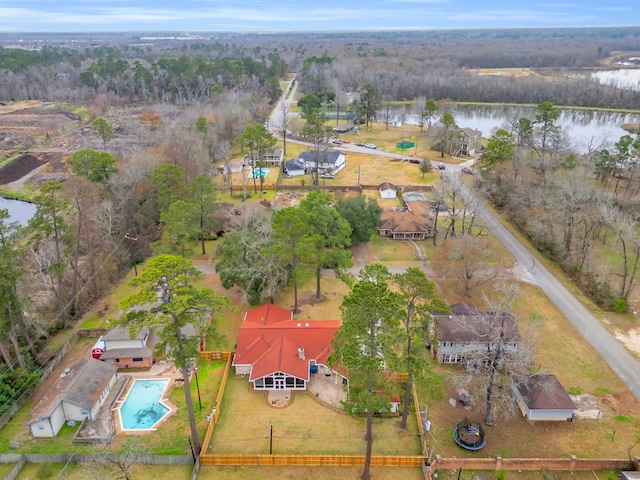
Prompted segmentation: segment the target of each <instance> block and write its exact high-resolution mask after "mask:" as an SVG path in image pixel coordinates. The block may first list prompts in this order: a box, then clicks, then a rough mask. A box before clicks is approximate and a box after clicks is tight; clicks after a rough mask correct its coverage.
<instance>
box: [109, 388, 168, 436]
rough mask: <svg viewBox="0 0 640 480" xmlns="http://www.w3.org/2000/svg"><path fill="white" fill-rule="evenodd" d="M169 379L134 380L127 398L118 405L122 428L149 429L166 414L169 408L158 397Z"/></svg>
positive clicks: (160, 396)
mask: <svg viewBox="0 0 640 480" xmlns="http://www.w3.org/2000/svg"><path fill="white" fill-rule="evenodd" d="M168 384H169V379H167V378H161V379H158V380H134V382H133V385H132V386H131V390H129V393H128V394H127V398H126V399H125V401H124V403H123V404H122V406H121V407H120V422H121V425H122V429H123V430H149V429H151V428H153V426H154V425H155V424H156V423H158V422H159V421H160V420H162V418H163V417H164V416H165V415H167V414H168V413H169V412H170V411H171V409H170V408H169V407H167V406H165V405H163V404H162V403H160V399H161V398H162V395H163V393H164V391H165V390H166V388H167V385H168Z"/></svg>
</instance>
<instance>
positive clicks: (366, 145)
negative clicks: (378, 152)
mask: <svg viewBox="0 0 640 480" xmlns="http://www.w3.org/2000/svg"><path fill="white" fill-rule="evenodd" d="M364 146H365V147H367V148H373V149H374V150H375V149H376V148H378V147H376V146H375V144H373V143H365V144H364Z"/></svg>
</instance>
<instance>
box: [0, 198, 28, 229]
mask: <svg viewBox="0 0 640 480" xmlns="http://www.w3.org/2000/svg"><path fill="white" fill-rule="evenodd" d="M0 208H4V209H6V210H9V215H10V220H9V221H10V222H20V224H21V225H26V224H27V223H28V222H29V220H30V219H31V217H33V215H34V213H36V206H35V204H33V203H27V202H21V201H20V200H8V199H6V198H2V197H0Z"/></svg>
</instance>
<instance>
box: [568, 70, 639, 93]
mask: <svg viewBox="0 0 640 480" xmlns="http://www.w3.org/2000/svg"><path fill="white" fill-rule="evenodd" d="M568 76H570V77H588V78H590V79H592V80H595V81H597V82H599V83H602V84H603V85H612V86H614V87H619V88H624V89H627V90H636V91H639V90H640V69H636V68H619V69H617V70H596V71H593V72H575V71H573V72H570V73H568Z"/></svg>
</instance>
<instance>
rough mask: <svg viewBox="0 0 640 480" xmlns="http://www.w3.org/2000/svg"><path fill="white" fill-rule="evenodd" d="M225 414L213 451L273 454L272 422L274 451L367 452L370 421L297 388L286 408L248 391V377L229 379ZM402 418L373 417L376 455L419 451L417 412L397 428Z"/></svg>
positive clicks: (313, 452) (221, 418)
mask: <svg viewBox="0 0 640 480" xmlns="http://www.w3.org/2000/svg"><path fill="white" fill-rule="evenodd" d="M222 412H223V413H222V414H221V416H220V418H219V420H218V423H217V424H216V427H215V430H214V433H213V438H212V442H211V447H212V448H211V452H214V453H254V454H259V453H262V454H266V453H269V439H270V427H271V426H273V453H274V454H287V453H297V454H363V453H364V451H365V441H364V434H365V431H366V420H365V419H364V418H353V417H350V416H348V415H346V414H344V413H338V412H334V411H333V410H331V409H329V408H326V407H324V406H322V405H320V404H318V403H317V402H316V401H315V400H314V399H312V398H311V396H310V395H309V394H308V393H306V392H296V393H294V397H293V401H292V402H291V403H290V404H289V406H287V407H286V408H272V407H271V406H268V405H267V404H266V401H265V396H264V393H253V392H250V391H249V383H248V381H247V379H246V378H230V379H229V382H228V383H227V388H226V390H225V395H224V398H223V406H222ZM398 420H399V419H398V418H397V417H391V418H375V419H374V425H373V430H374V437H375V439H374V442H373V454H374V455H419V454H420V443H419V437H418V427H417V424H416V419H415V417H414V416H411V417H410V418H409V422H408V428H407V430H406V431H402V430H400V429H399V428H398Z"/></svg>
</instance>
